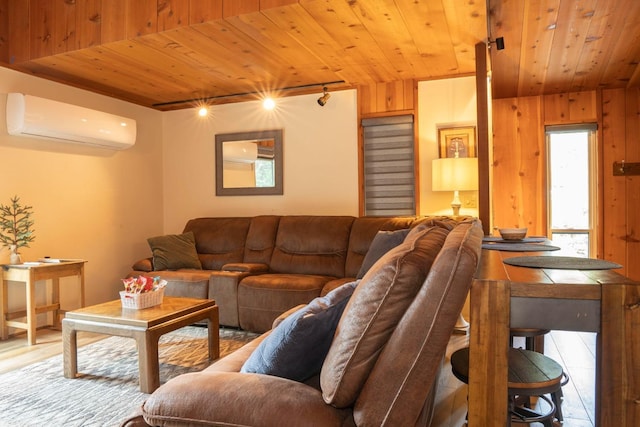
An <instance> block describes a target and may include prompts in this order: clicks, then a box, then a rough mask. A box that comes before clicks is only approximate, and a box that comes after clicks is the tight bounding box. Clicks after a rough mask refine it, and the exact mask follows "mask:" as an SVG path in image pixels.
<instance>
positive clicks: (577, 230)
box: [546, 124, 596, 257]
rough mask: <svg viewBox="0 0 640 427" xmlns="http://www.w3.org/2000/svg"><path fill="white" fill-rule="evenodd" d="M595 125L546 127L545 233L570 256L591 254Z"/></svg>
mask: <svg viewBox="0 0 640 427" xmlns="http://www.w3.org/2000/svg"><path fill="white" fill-rule="evenodd" d="M595 136H596V125H595V124H586V125H572V126H548V127H547V128H546V139H547V171H548V182H549V185H548V192H549V193H548V200H549V204H548V215H547V217H548V230H549V234H550V238H551V240H553V242H554V243H555V244H556V245H557V246H560V247H561V248H562V249H563V250H565V251H569V252H571V253H572V254H573V255H574V256H582V257H589V256H591V254H594V253H595V243H596V242H595V232H594V227H595V226H594V224H595V188H596V187H595V178H596V176H595Z"/></svg>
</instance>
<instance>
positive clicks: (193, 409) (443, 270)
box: [122, 217, 482, 427]
mask: <svg viewBox="0 0 640 427" xmlns="http://www.w3.org/2000/svg"><path fill="white" fill-rule="evenodd" d="M282 220H284V217H283V218H281V219H280V221H282ZM290 220H291V221H292V222H293V223H296V224H301V223H304V222H306V221H311V222H313V221H315V220H316V219H314V218H308V217H307V218H306V219H299V218H297V219H296V218H291V219H290ZM318 220H319V221H320V222H323V223H324V221H325V220H326V219H318ZM298 221H302V222H298ZM343 221H344V222H347V223H348V222H349V221H348V220H347V219H340V220H337V221H336V223H337V224H340V223H342V224H344V222H343ZM388 221H389V222H385V220H372V219H362V220H360V219H352V220H351V221H350V222H351V231H350V232H349V234H353V233H354V227H355V228H356V229H358V230H365V229H366V230H369V231H368V232H367V233H364V234H359V233H358V238H357V239H355V240H354V239H348V240H349V241H350V242H351V243H355V242H356V241H358V242H364V241H366V240H371V239H370V238H368V237H364V236H365V234H368V235H370V234H375V230H376V229H377V228H380V227H382V226H385V227H386V226H388V227H394V226H396V225H398V226H407V225H408V226H411V225H412V224H414V223H415V222H416V221H417V220H411V219H409V220H405V219H397V218H395V219H390V220H388ZM404 221H407V222H404ZM419 221H426V222H432V223H439V224H441V225H443V226H445V228H446V227H448V225H450V224H451V222H449V221H445V222H440V220H439V219H420V220H419ZM285 222H286V221H285ZM338 228H341V227H339V226H338ZM285 229H288V227H285ZM311 229H313V227H311ZM334 230H335V229H334ZM372 230H374V231H372ZM276 234H278V233H276ZM289 237H291V236H289ZM354 237H355V236H354ZM300 239H301V240H304V238H303V237H302V236H301V237H300ZM274 241H276V242H277V239H276V240H274ZM287 242H288V243H289V244H290V246H287V247H291V246H294V244H293V243H292V240H287ZM298 243H299V242H298ZM278 244H279V243H276V246H278ZM481 244H482V227H481V226H480V222H479V221H478V220H465V221H462V222H460V223H458V224H457V225H455V227H454V228H453V229H452V230H450V231H449V230H448V229H447V230H443V228H441V227H438V226H435V227H428V226H427V227H423V226H416V227H414V228H413V229H412V230H411V232H410V233H409V234H408V235H407V237H406V238H405V240H404V241H403V242H402V243H401V244H400V245H399V246H397V247H396V248H394V249H392V250H390V251H389V252H387V253H386V254H385V255H383V256H382V257H381V258H380V259H379V260H378V261H377V262H375V263H374V264H373V266H372V267H371V268H370V269H369V270H368V272H367V273H366V274H365V275H364V277H363V278H362V280H360V281H359V282H358V284H357V286H356V287H355V289H354V290H353V291H352V292H353V293H352V295H351V296H350V299H349V300H348V302H347V303H346V306H345V307H344V311H343V312H342V313H341V314H340V318H339V319H338V323H337V326H336V328H335V333H334V334H330V336H329V338H330V339H331V342H330V348H329V349H328V353H326V356H325V357H324V359H323V360H322V362H321V363H322V365H321V367H320V368H318V369H316V368H314V369H313V370H311V371H310V372H309V375H311V376H309V377H308V378H307V379H305V380H294V379H291V378H290V377H288V376H286V375H283V376H280V375H276V374H275V373H269V372H260V371H259V370H258V371H255V370H247V369H245V367H246V364H247V363H248V362H250V360H251V359H253V356H254V353H256V352H257V353H258V354H260V355H262V354H263V353H260V349H261V348H262V347H264V344H266V343H268V342H269V340H271V339H272V338H273V337H276V340H277V342H276V344H278V345H280V344H282V345H286V350H283V353H282V354H281V356H287V357H286V359H285V361H283V362H282V363H287V364H288V362H289V359H290V356H292V355H295V357H296V358H297V360H300V361H305V359H308V358H309V355H310V354H312V353H313V352H315V351H317V349H316V347H315V343H316V342H317V341H316V340H319V339H322V338H323V335H322V334H317V333H314V329H312V328H307V327H304V326H303V330H302V331H301V332H302V333H303V334H302V335H301V336H300V337H299V340H298V341H293V342H288V344H283V343H284V342H285V341H286V340H284V339H283V338H282V337H283V335H281V334H280V333H279V331H281V330H282V329H283V326H285V325H287V323H286V322H287V321H288V320H289V319H293V318H296V314H297V313H300V312H302V315H300V316H298V317H297V319H298V320H299V319H306V320H309V321H310V322H312V323H313V322H316V324H317V323H320V324H324V323H326V322H327V321H328V320H329V319H328V318H327V317H316V319H317V320H315V321H314V320H313V317H315V316H322V311H320V312H316V314H313V315H310V316H309V317H307V314H306V313H308V311H307V312H305V310H308V308H309V306H306V307H305V306H302V307H299V308H297V309H292V310H290V311H289V312H288V313H285V314H283V315H282V316H281V318H279V319H277V321H276V323H275V325H278V326H277V327H275V328H274V329H272V330H271V331H269V332H266V333H264V334H263V335H261V336H260V337H259V338H257V339H255V340H254V341H252V342H250V343H248V344H246V345H245V346H244V347H242V348H240V349H239V350H237V351H235V352H234V353H232V354H230V355H228V356H226V357H224V358H222V359H220V360H218V361H217V362H215V363H214V364H213V365H211V366H209V367H208V368H206V369H205V370H203V371H201V372H197V373H188V374H184V375H180V376H178V377H176V378H173V379H171V380H169V381H168V382H167V383H165V384H163V385H161V386H160V388H158V389H157V390H156V391H155V392H154V393H153V394H152V395H151V396H149V398H148V399H147V400H146V402H145V403H144V404H143V405H142V407H141V408H139V409H138V411H137V412H136V413H135V414H133V415H132V416H131V417H130V418H129V419H128V420H126V421H124V422H123V424H122V426H123V427H140V426H185V427H186V426H195V425H198V426H238V427H239V426H246V427H249V426H253V427H258V426H260V427H276V426H277V427H287V426H291V427H302V426H309V427H311V426H314V427H315V426H327V427H328V426H335V427H354V426H388V427H392V426H393V427H395V426H429V425H431V419H432V414H433V405H434V398H435V395H436V388H437V385H438V374H439V372H440V369H441V367H442V360H443V358H444V355H445V351H446V348H447V344H448V342H449V338H450V335H451V333H452V331H453V327H454V325H455V323H456V320H457V318H458V315H459V313H460V310H461V309H462V306H463V305H464V301H465V299H466V296H467V293H468V291H469V287H470V285H471V281H472V279H473V276H474V274H475V271H476V269H477V267H478V263H479V259H480V251H481ZM312 247H314V248H315V253H316V255H317V254H318V253H323V254H325V255H327V256H329V254H328V253H326V252H325V251H324V250H322V249H323V248H321V247H319V246H312ZM344 247H345V248H353V246H350V245H348V244H347V245H345V246H344ZM362 247H364V248H366V243H363V246H362ZM276 250H279V251H282V250H283V246H280V248H279V249H273V251H272V252H275V251H276ZM365 250H366V249H365ZM349 254H350V255H351V256H352V258H353V257H354V256H355V255H354V253H353V252H349V251H347V254H345V255H344V256H343V258H344V259H345V260H346V259H348V258H349ZM274 256H275V255H274ZM358 257H360V258H361V254H360V255H358ZM272 258H273V257H272ZM360 262H361V261H358V262H355V264H353V265H351V268H352V270H347V273H349V272H350V273H351V274H353V273H354V272H355V270H357V268H356V266H357V264H358V263H360ZM319 264H320V263H319ZM276 265H277V264H276ZM345 265H348V262H345ZM299 271H301V270H297V271H296V272H294V273H292V274H294V275H295V274H301V273H300V272H299ZM302 271H304V270H302ZM311 271H315V270H311ZM275 274H281V273H275ZM312 276H313V274H312ZM247 277H249V276H247ZM256 277H259V276H256ZM327 277H328V278H329V277H333V276H327ZM335 280H337V279H335V278H329V279H328V281H327V284H328V283H331V282H332V281H335ZM327 284H325V286H327ZM349 286H350V285H346V286H344V287H340V288H339V289H336V292H331V293H330V294H329V295H327V297H330V296H331V295H335V294H337V293H340V292H341V291H343V290H344V289H345V288H348V287H349ZM320 292H321V291H320ZM311 305H313V303H312V304H311ZM241 309H242V308H241ZM324 309H326V310H327V311H329V310H331V306H330V305H329V306H328V307H324ZM306 320H303V321H300V323H298V325H303V324H304V322H305V321H306ZM278 321H281V322H282V323H280V324H278ZM275 325H274V326H275ZM288 326H289V325H288ZM284 329H286V328H284ZM309 335H310V336H309ZM279 340H281V341H279ZM306 341H308V342H306ZM258 359H260V358H258ZM287 366H288V365H287Z"/></svg>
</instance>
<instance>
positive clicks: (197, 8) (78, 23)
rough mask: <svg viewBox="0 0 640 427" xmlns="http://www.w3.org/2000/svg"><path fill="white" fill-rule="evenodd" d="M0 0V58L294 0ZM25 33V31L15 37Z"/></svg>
mask: <svg viewBox="0 0 640 427" xmlns="http://www.w3.org/2000/svg"><path fill="white" fill-rule="evenodd" d="M10 1H11V0H0V61H3V62H6V63H8V64H16V63H20V62H23V61H28V60H32V59H36V58H40V57H43V56H48V55H52V54H59V53H64V52H70V51H74V50H78V49H83V48H87V47H91V46H96V45H99V44H104V43H109V42H114V41H120V40H125V39H130V38H135V37H139V36H143V35H146V34H152V33H157V32H161V31H166V30H170V29H174V28H178V27H181V26H187V25H191V24H198V23H202V22H207V21H213V20H217V19H223V18H228V17H232V16H238V15H240V14H245V13H251V12H257V11H260V10H265V9H269V8H273V7H279V6H284V5H288V4H292V3H297V2H298V0H212V1H202V0H84V1H71V0H65V1H63V0H58V1H41V0H21V1H12V3H11V8H9V7H8V6H9V2H10ZM18 34H29V37H16V35H18Z"/></svg>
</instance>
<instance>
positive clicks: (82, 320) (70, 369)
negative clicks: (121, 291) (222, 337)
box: [62, 297, 220, 393]
mask: <svg viewBox="0 0 640 427" xmlns="http://www.w3.org/2000/svg"><path fill="white" fill-rule="evenodd" d="M200 320H206V321H207V327H208V332H209V333H208V337H209V360H214V359H217V358H218V357H219V355H220V342H219V336H218V327H219V325H218V306H217V305H216V302H215V301H214V300H203V299H195V298H177V297H164V300H163V302H162V304H160V305H156V306H154V307H149V308H145V309H141V310H136V309H131V308H122V303H121V302H120V300H116V301H110V302H106V303H103V304H98V305H93V306H90V307H85V308H81V309H78V310H74V311H70V312H67V313H66V315H65V318H64V319H63V320H62V345H63V357H64V376H65V377H66V378H75V377H76V374H77V373H78V351H77V350H78V345H77V339H76V336H77V332H78V331H86V332H95V333H99V334H106V335H118V336H121V337H129V338H133V339H135V340H136V344H137V347H138V368H139V370H140V390H141V391H142V392H143V393H152V392H153V391H154V390H155V389H157V388H158V387H159V386H160V367H159V362H158V339H159V338H160V336H162V335H164V334H166V333H167V332H171V331H175V330H176V329H180V328H182V327H184V326H188V325H191V324H193V323H195V322H198V321H200Z"/></svg>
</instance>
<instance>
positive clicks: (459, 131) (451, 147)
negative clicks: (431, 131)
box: [438, 126, 477, 158]
mask: <svg viewBox="0 0 640 427" xmlns="http://www.w3.org/2000/svg"><path fill="white" fill-rule="evenodd" d="M438 147H439V150H438V151H439V153H440V157H441V158H447V157H456V152H457V153H458V157H476V156H477V154H476V127H475V126H456V127H450V126H446V127H445V126H442V127H440V126H439V127H438Z"/></svg>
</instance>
